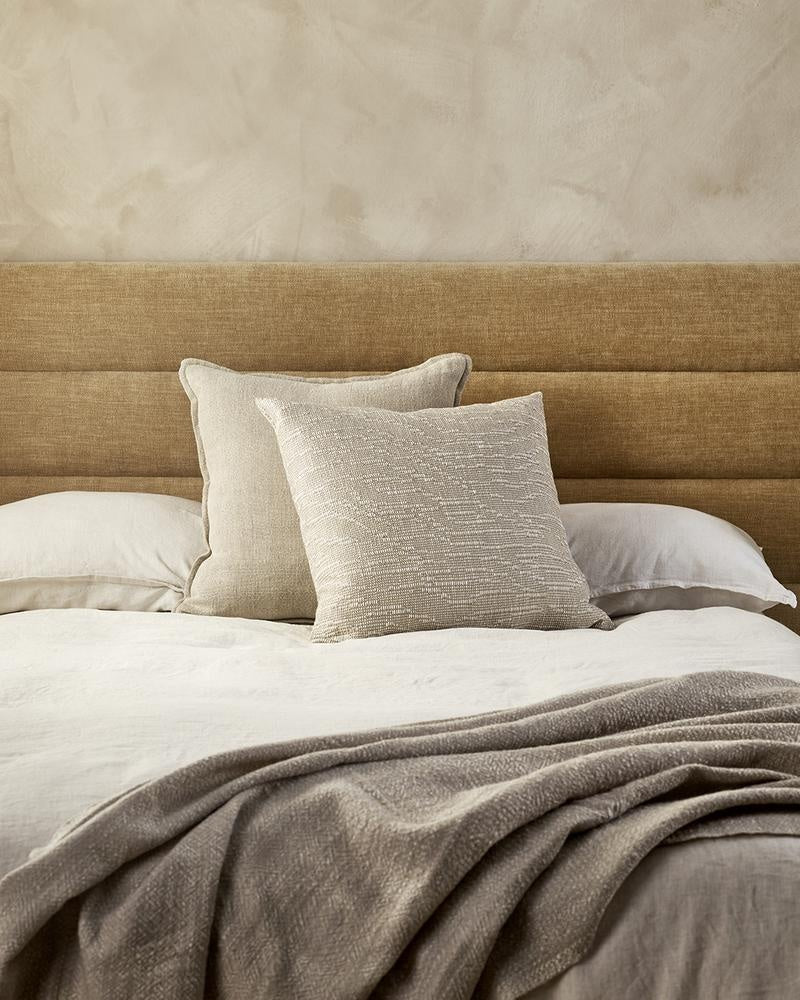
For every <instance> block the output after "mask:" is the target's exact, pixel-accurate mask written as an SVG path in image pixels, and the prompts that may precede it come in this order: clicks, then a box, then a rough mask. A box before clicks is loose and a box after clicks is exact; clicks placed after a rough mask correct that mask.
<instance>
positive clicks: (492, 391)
mask: <svg viewBox="0 0 800 1000" xmlns="http://www.w3.org/2000/svg"><path fill="white" fill-rule="evenodd" d="M0 321H1V322H2V323H3V332H2V341H1V342H0V502H7V501H10V500H15V499H19V498H21V497H25V496H30V495H33V494H36V493H42V492H46V491H50V490H60V489H76V488H78V489H87V488H88V489H131V490H150V491H159V492H168V493H176V494H180V495H185V496H190V497H199V495H200V480H199V478H198V467H197V457H196V453H195V445H194V440H193V437H192V431H191V424H190V418H189V406H188V402H187V400H186V399H185V398H184V395H183V392H182V391H181V388H180V386H179V384H178V379H177V376H176V374H175V372H176V369H177V367H178V364H179V362H180V360H181V359H182V358H183V357H187V356H194V357H200V358H206V359H209V360H212V361H216V362H219V363H221V364H224V365H229V366H231V367H233V368H239V369H245V370H246V369H251V370H258V369H265V370H273V371H306V372H343V371H346V372H355V371H385V370H390V369H393V368H399V367H404V366H407V365H412V364H416V363H417V362H419V361H421V360H423V359H424V358H426V357H429V356H430V355H432V354H437V353H439V352H442V351H451V350H458V351H466V352H467V353H469V354H471V355H472V357H473V359H474V363H475V374H474V375H473V376H472V379H471V381H470V383H469V385H468V388H467V393H466V396H465V399H464V401H465V402H467V403H469V402H474V401H479V400H493V399H498V398H502V397H506V396H514V395H520V394H523V393H527V392H532V391H534V390H536V389H541V390H542V391H543V392H544V398H545V408H546V412H547V420H548V427H549V430H550V438H551V449H552V456H553V466H554V470H555V473H556V476H557V477H558V484H559V490H560V493H561V497H562V499H563V500H565V501H578V500H650V501H655V502H667V503H677V504H684V505H687V506H694V507H699V508H702V509H703V510H707V511H709V512H711V513H713V514H718V515H719V516H721V517H724V518H727V519H728V520H731V521H733V522H735V523H736V524H738V525H740V526H741V527H743V528H744V529H745V530H747V531H749V532H750V533H751V534H752V535H753V536H754V537H755V538H756V539H757V540H758V542H759V543H760V544H761V545H762V546H763V547H764V551H765V554H766V556H767V558H768V560H769V562H770V564H771V566H772V567H773V569H774V571H775V573H776V574H777V576H778V577H779V578H780V579H781V580H782V581H783V582H784V583H786V584H787V586H791V587H793V588H794V589H795V590H800V263H787V264H597V265H595V264H591V265H574V264H458V263H456V264H271V263H246V264H245V263H235V264H87V263H68V264H1V265H0ZM779 617H781V618H782V619H783V620H784V621H785V622H786V623H787V624H791V625H792V627H793V628H795V629H797V630H798V631H800V616H798V615H797V613H795V612H788V613H785V612H782V613H780V614H779Z"/></svg>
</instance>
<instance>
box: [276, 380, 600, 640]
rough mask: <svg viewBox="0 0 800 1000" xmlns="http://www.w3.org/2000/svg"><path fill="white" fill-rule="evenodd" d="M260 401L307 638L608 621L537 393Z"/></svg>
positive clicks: (585, 624)
mask: <svg viewBox="0 0 800 1000" xmlns="http://www.w3.org/2000/svg"><path fill="white" fill-rule="evenodd" d="M258 406H259V408H260V409H261V411H262V412H263V413H264V415H265V416H266V417H267V419H268V420H269V421H270V422H271V423H272V425H273V427H274V428H275V433H276V435H277V438H278V443H279V445H280V449H281V455H282V456H283V462H284V465H285V467H286V474H287V477H288V480H289V486H290V487H291V491H292V497H293V498H294V502H295V505H296V507H297V512H298V514H299V516H300V527H301V530H302V534H303V541H304V543H305V547H306V553H307V555H308V561H309V564H310V566H311V574H312V576H313V579H314V584H315V586H316V588H317V597H318V600H319V605H318V608H317V620H316V622H315V624H314V627H313V629H312V632H311V638H312V639H313V640H315V641H317V642H332V641H336V640H339V639H348V638H357V637H365V636H373V635H385V634H387V633H391V632H411V631H417V630H422V629H436V628H450V627H456V626H472V627H488V628H538V629H563V628H587V627H590V626H596V625H597V626H601V627H603V628H608V627H610V622H609V620H608V618H607V617H606V615H605V614H604V613H603V612H602V611H600V610H598V609H597V608H593V607H592V606H591V605H590V604H589V588H588V587H587V585H586V581H585V580H584V578H583V577H582V576H581V574H580V570H579V569H578V567H577V566H576V565H575V562H574V561H573V559H572V556H571V555H570V551H569V547H568V546H567V538H566V534H565V532H564V526H563V524H562V523H561V518H560V516H559V507H558V498H557V495H556V489H555V484H554V483H553V474H552V472H551V470H550V457H549V454H548V450H547V432H546V430H545V422H544V411H543V408H542V397H541V394H540V393H536V394H534V395H532V396H525V397H523V398H521V399H510V400H506V401H505V402H501V403H484V404H478V405H475V406H462V407H459V408H458V409H441V410H423V411H421V412H417V413H391V412H388V411H382V410H367V409H357V408H354V409H335V408H333V407H329V406H313V405H309V404H303V403H286V402H282V401H280V400H275V399H263V400H259V401H258Z"/></svg>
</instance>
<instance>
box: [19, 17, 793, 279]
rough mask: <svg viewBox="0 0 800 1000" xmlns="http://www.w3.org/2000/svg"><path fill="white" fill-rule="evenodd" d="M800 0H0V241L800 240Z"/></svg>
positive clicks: (679, 253) (207, 248) (178, 247)
mask: <svg viewBox="0 0 800 1000" xmlns="http://www.w3.org/2000/svg"><path fill="white" fill-rule="evenodd" d="M799 194H800V2H799V0H760V2H759V0H194V2H192V0H94V2H92V0H0V257H4V258H14V259H32V260H36V259H60V258H98V259H131V258H147V259H158V258H163V259H169V258H262V259H268V258H309V259H319V258H334V259H346V258H476V259H478V258H483V259H487V258H488V259H495V258H528V259H566V260H568V259H599V260H604V259H619V258H639V259H648V258H675V259H692V258H695V259H699V258H704V259H706V258H707V259H724V258H728V259H742V258H749V259H770V258H800V197H798V195H799Z"/></svg>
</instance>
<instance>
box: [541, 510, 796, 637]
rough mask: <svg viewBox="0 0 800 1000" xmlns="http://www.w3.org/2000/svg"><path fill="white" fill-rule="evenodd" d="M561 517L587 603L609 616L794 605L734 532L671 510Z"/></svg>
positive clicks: (707, 517) (751, 544)
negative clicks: (584, 581)
mask: <svg viewBox="0 0 800 1000" xmlns="http://www.w3.org/2000/svg"><path fill="white" fill-rule="evenodd" d="M561 517H562V519H563V521H564V526H565V527H566V529H567V538H568V539H569V545H570V549H571V551H572V555H573V556H574V558H575V562H576V563H577V564H578V565H579V566H580V568H581V571H582V572H583V574H584V576H585V577H586V579H587V581H588V583H589V588H590V591H591V595H592V601H593V602H594V603H595V604H596V605H597V606H598V607H600V608H603V610H604V611H606V612H607V613H608V614H609V615H611V616H612V617H620V616H623V615H635V614H640V613H642V612H644V611H665V610H674V611H687V610H692V609H696V608H712V607H731V608H742V609H743V610H745V611H758V612H760V611H766V610H767V609H768V608H771V607H774V606H775V605H776V604H787V605H790V606H791V607H796V605H797V598H796V597H795V595H794V594H793V593H792V592H791V591H790V590H787V589H786V588H785V587H783V586H781V584H780V583H779V582H778V581H777V580H776V579H775V577H774V576H773V575H772V572H771V571H770V568H769V566H768V565H767V563H766V560H765V559H764V556H763V554H762V552H761V549H760V548H759V547H758V545H757V544H756V542H755V541H753V539H752V538H751V537H750V536H749V535H748V534H747V533H746V532H744V531H742V529H741V528H737V527H736V526H735V525H733V524H730V523H729V522H728V521H724V520H722V519H721V518H719V517H713V516H712V515H711V514H706V513H705V512H704V511H700V510H693V509H691V508H688V507H677V506H673V505H672V504H655V503H575V504H564V505H563V506H562V508H561Z"/></svg>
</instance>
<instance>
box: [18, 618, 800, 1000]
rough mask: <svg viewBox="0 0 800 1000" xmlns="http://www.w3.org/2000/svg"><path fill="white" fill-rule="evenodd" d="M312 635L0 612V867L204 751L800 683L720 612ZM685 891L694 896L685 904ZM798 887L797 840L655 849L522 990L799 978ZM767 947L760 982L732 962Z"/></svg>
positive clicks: (686, 991)
mask: <svg viewBox="0 0 800 1000" xmlns="http://www.w3.org/2000/svg"><path fill="white" fill-rule="evenodd" d="M308 635H309V628H308V627H307V626H302V625H287V624H280V623H269V622H257V621H248V620H242V619H224V618H203V617H196V616H190V615H170V614H156V613H124V612H98V611H89V610H57V611H34V612H24V613H21V614H12V615H5V616H2V617H0V713H2V720H1V725H2V734H3V747H2V753H1V754H0V875H1V874H2V873H4V872H5V871H7V870H9V869H10V868H12V867H14V866H16V865H18V864H20V863H22V862H23V861H24V860H25V858H26V857H27V856H28V854H29V852H30V851H31V850H33V849H36V848H39V847H40V846H41V845H43V844H45V843H46V842H47V841H48V840H49V839H50V837H51V836H52V835H53V834H54V833H55V832H56V830H57V829H58V828H59V827H61V826H62V825H63V824H65V823H67V822H70V821H72V820H73V819H74V818H75V817H76V816H77V815H80V814H81V813H82V812H85V811H87V810H89V809H91V808H92V807H93V806H95V805H96V804H97V803H98V802H100V801H102V800H104V799H106V798H108V797H110V796H113V795H116V794H118V793H119V792H121V791H123V790H124V789H126V788H128V787H130V786H132V785H135V784H138V783H140V782H142V781H146V780H148V779H150V778H153V777H155V776H157V775H161V774H164V773H167V772H169V771H171V770H174V769H175V768H177V767H180V766H182V765H184V764H187V763H189V762H191V761H193V760H196V759H198V758H200V757H203V756H206V755H208V754H211V753H216V752H219V751H224V750H230V749H233V748H237V747H242V746H248V745H251V744H255V743H263V742H274V741H278V740H285V739H294V738H298V737H301V736H311V735H322V734H327V733H334V732H338V731H348V730H356V729H370V728H375V727H383V726H390V725H395V724H399V723H403V722H413V721H421V720H425V719H434V718H445V717H449V716H454V715H464V714H472V713H476V712H482V711H491V710H494V709H500V708H506V707H512V706H520V705H525V704H529V703H533V702H537V701H541V700H543V699H546V698H549V697H553V696H556V695H558V694H563V693H567V692H569V691H575V690H579V689H581V688H589V687H593V686H597V685H601V684H606V683H609V682H612V683H613V682H617V681H624V680H632V679H636V678H639V677H659V676H672V675H677V674H681V673H686V672H689V671H697V670H702V671H707V670H721V669H724V670H750V671H763V672H766V673H771V674H776V675H779V676H783V677H789V678H791V679H793V680H798V681H800V637H798V636H796V635H794V634H793V633H792V632H790V631H789V630H788V629H786V628H784V627H783V626H781V625H779V624H777V623H775V622H773V621H771V620H769V619H767V618H764V617H763V616H760V615H755V614H752V613H749V612H745V611H740V610H736V609H730V608H713V609H704V610H701V611H681V612H652V613H648V614H644V615H639V616H636V617H634V618H631V619H628V620H625V621H623V622H621V623H620V624H619V626H618V627H617V628H616V629H615V630H614V631H613V632H598V631H595V630H575V631H567V632H557V633H556V632H549V633H548V632H533V631H517V630H502V631H499V630H490V629H456V630H450V631H446V632H421V633H408V634H403V635H396V636H384V637H380V638H376V639H364V640H354V641H350V642H345V643H340V644H335V645H320V644H312V643H311V642H310V641H309V638H308ZM688 895H691V896H692V898H694V899H702V901H703V905H702V906H699V907H698V906H693V907H691V908H689V907H687V906H686V905H685V904H686V899H687V896H688ZM798 899H800V844H798V843H797V842H796V840H795V839H794V838H789V837H784V838H781V837H733V838H727V839H725V840H721V841H697V842H692V843H690V844H682V845H676V846H670V847H662V848H659V849H658V850H657V851H655V852H653V854H652V855H651V857H650V858H648V859H647V861H646V862H645V863H644V864H643V865H642V866H641V868H640V869H639V871H637V872H636V873H635V874H634V876H633V877H632V878H631V879H630V880H629V881H628V883H627V884H626V885H625V886H624V887H623V889H622V890H621V891H620V893H618V895H617V897H616V898H615V900H614V904H613V905H612V907H611V908H610V909H609V911H608V912H607V914H606V917H605V918H604V921H603V924H602V926H601V929H600V933H599V935H598V939H597V942H596V947H595V948H594V949H593V951H592V952H591V953H590V955H589V956H588V957H587V958H586V959H585V960H584V961H583V962H581V963H579V964H578V965H577V966H575V967H574V968H573V969H571V970H569V971H568V972H567V973H565V974H564V975H563V976H562V977H560V978H559V979H558V980H556V981H554V982H553V983H552V984H550V985H548V986H546V987H542V988H541V989H540V990H538V991H536V993H535V996H536V998H537V1000H584V998H586V1000H588V998H590V997H598V996H606V995H612V992H611V991H613V995H614V996H615V997H618V998H620V1000H626V998H628V997H630V998H631V1000H633V998H634V997H636V998H639V997H645V996H647V997H653V998H664V1000H672V998H673V997H674V998H675V1000H678V998H681V1000H683V998H691V997H693V996H702V997H703V998H704V1000H706V998H708V1000H712V998H714V997H717V996H719V997H723V996H724V997H725V998H726V1000H736V998H739V997H741V998H745V997H748V998H749V997H752V996H756V995H758V996H759V997H760V998H769V1000H772V998H773V997H774V998H778V997H785V996H788V995H790V993H787V992H786V990H787V989H791V988H792V984H793V983H796V982H798V981H800V909H799V908H798V905H797V903H796V900H798ZM689 910H691V912H692V914H693V917H692V919H691V920H690V921H688V922H687V921H686V920H683V921H681V919H680V917H681V914H684V913H686V912H688V911H689ZM758 942H761V944H759V943H758ZM767 943H770V946H769V948H770V950H768V951H765V953H764V961H765V965H764V969H765V970H769V971H768V974H767V973H766V971H765V974H764V977H762V978H761V981H760V985H759V983H758V982H751V981H750V979H748V976H747V975H743V974H741V970H739V971H737V961H736V957H737V954H742V953H743V949H748V951H749V950H752V948H753V947H756V948H766V947H767ZM665 950H666V952H668V953H669V954H670V955H672V956H673V958H674V957H675V956H677V965H676V964H675V962H673V961H670V962H669V963H667V964H665V962H664V961H663V957H664V954H665ZM749 967H750V968H751V969H752V967H753V966H752V963H750V966H749ZM676 968H683V969H685V970H686V972H685V979H684V980H680V979H678V980H676V977H675V969H676ZM756 968H757V966H756ZM751 978H752V977H751ZM756 989H758V992H753V991H754V990H756ZM698 990H702V991H703V992H698Z"/></svg>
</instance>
